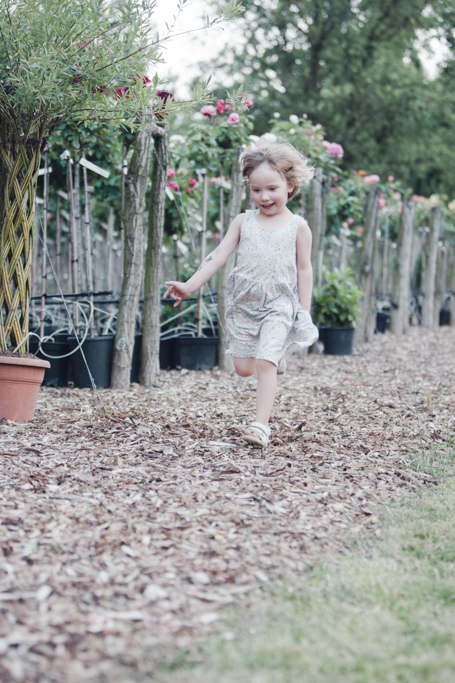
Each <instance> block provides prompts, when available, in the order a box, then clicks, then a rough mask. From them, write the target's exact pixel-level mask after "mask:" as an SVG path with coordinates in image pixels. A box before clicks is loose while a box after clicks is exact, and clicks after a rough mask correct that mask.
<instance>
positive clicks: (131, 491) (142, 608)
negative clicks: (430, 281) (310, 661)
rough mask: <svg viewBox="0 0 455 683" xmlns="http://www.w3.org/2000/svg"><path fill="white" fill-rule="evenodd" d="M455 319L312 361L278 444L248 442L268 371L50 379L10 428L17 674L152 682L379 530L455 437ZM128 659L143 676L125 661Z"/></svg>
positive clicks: (299, 379)
mask: <svg viewBox="0 0 455 683" xmlns="http://www.w3.org/2000/svg"><path fill="white" fill-rule="evenodd" d="M454 387H455V329H453V328H442V329H440V330H437V331H428V330H422V329H418V328H411V330H410V331H409V334H407V335H406V336H405V337H403V338H400V339H397V338H394V337H393V336H390V335H388V334H387V335H377V336H376V338H375V340H374V341H373V342H372V343H371V344H368V345H365V346H361V347H358V348H357V349H356V352H355V355H353V356H351V357H324V358H322V357H321V356H320V355H318V354H311V355H308V356H307V357H305V358H296V359H295V358H294V359H291V361H290V363H288V371H287V372H286V374H285V375H284V376H283V377H281V378H280V379H279V390H278V397H277V402H276V406H275V409H274V414H273V421H272V425H273V431H272V438H271V443H270V445H269V447H268V448H267V449H266V450H265V451H264V452H261V451H260V450H257V449H252V448H250V447H248V446H247V445H246V444H245V445H244V443H243V441H242V439H241V433H242V430H243V428H244V426H245V425H247V424H248V423H249V422H251V420H252V419H253V412H254V411H253V409H254V399H255V380H254V379H250V378H248V379H242V378H240V377H237V376H235V375H229V374H227V373H220V372H218V371H217V370H214V371H212V372H198V373H197V372H187V371H170V372H165V373H163V374H162V375H161V377H160V380H159V386H157V387H156V388H153V389H150V390H147V389H143V388H142V387H139V386H137V385H134V387H133V388H132V390H131V391H128V392H126V391H125V392H120V391H110V390H104V391H101V392H100V393H101V397H102V400H103V402H104V403H105V406H106V413H105V415H103V413H102V412H101V411H100V410H99V408H98V407H97V404H96V402H95V400H94V397H93V394H92V393H91V391H89V390H70V389H65V390H58V389H42V390H41V392H40V398H39V405H38V409H37V413H36V418H35V420H34V421H33V422H31V423H28V424H18V423H11V422H6V421H3V422H1V423H0V463H1V473H0V477H1V494H0V514H1V518H0V522H1V525H0V539H1V540H0V679H1V680H7V681H26V682H27V683H28V682H29V681H39V682H40V683H48V682H49V683H51V682H52V683H54V682H58V683H80V682H81V681H86V680H87V681H92V680H93V681H95V680H96V681H108V682H109V683H111V682H112V681H117V680H119V681H122V683H125V682H126V681H129V680H135V679H136V678H135V677H136V673H137V672H139V671H142V670H147V669H148V667H153V663H154V661H155V660H156V658H157V657H158V656H159V652H160V651H162V649H163V648H164V649H165V648H169V647H170V648H174V647H186V646H187V645H188V644H189V643H191V642H194V640H196V639H199V638H201V637H204V635H205V634H206V633H208V632H209V631H210V630H213V629H214V628H220V622H219V620H220V618H222V614H223V607H224V606H225V605H227V604H229V603H234V602H239V601H243V603H244V604H246V603H247V601H248V600H249V599H250V598H251V595H252V594H253V592H254V591H258V590H261V587H262V586H264V585H266V584H267V583H268V582H270V581H272V580H273V579H274V578H276V577H285V576H286V575H289V574H292V575H293V576H294V577H295V575H296V574H298V573H300V574H301V577H302V578H301V580H302V581H305V571H306V570H307V569H308V567H311V566H314V565H315V564H316V563H318V562H319V561H321V559H324V558H325V557H327V554H328V553H334V552H335V553H343V552H345V551H346V548H350V547H352V541H353V539H355V538H356V537H358V536H359V534H360V533H363V532H367V533H368V532H371V533H375V532H376V531H378V529H379V520H380V513H381V508H382V507H383V506H385V505H387V504H388V503H389V504H390V499H394V500H395V501H399V500H400V499H401V498H402V496H403V492H405V491H409V490H416V489H417V488H419V487H421V486H423V485H429V484H431V483H433V482H434V479H433V478H432V476H430V475H428V474H425V473H416V472H414V471H411V470H409V469H407V466H408V465H409V463H410V460H411V457H412V453H413V452H422V451H423V450H427V451H428V449H431V448H433V447H434V446H435V444H437V443H443V442H446V441H447V440H448V439H449V437H450V435H452V436H453V435H454V433H455V417H454ZM122 667H123V668H122ZM135 672H136V673H135Z"/></svg>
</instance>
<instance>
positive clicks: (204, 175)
mask: <svg viewBox="0 0 455 683" xmlns="http://www.w3.org/2000/svg"><path fill="white" fill-rule="evenodd" d="M201 173H202V178H203V181H202V182H203V189H202V230H201V263H204V260H205V252H206V245H207V201H208V184H207V181H208V178H207V171H206V170H205V169H203V170H202V171H201ZM203 291H204V287H201V288H200V290H199V293H198V297H197V336H198V337H202V302H203Z"/></svg>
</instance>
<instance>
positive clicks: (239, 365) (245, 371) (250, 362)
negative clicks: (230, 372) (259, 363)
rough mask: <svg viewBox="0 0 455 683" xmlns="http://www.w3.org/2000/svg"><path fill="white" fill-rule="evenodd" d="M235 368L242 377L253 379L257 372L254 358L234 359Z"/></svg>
mask: <svg viewBox="0 0 455 683" xmlns="http://www.w3.org/2000/svg"><path fill="white" fill-rule="evenodd" d="M234 366H235V371H236V373H237V374H238V375H240V377H251V375H254V373H255V372H256V367H255V364H254V358H234Z"/></svg>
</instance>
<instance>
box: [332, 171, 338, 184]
mask: <svg viewBox="0 0 455 683" xmlns="http://www.w3.org/2000/svg"><path fill="white" fill-rule="evenodd" d="M333 182H334V183H337V182H338V174H337V173H335V175H334V176H333Z"/></svg>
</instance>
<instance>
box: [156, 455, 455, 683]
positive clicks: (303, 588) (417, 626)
mask: <svg viewBox="0 0 455 683" xmlns="http://www.w3.org/2000/svg"><path fill="white" fill-rule="evenodd" d="M445 460H447V463H448V462H449V458H448V457H447V458H445ZM451 461H453V452H452V454H451V459H450V462H451ZM427 464H428V463H427ZM430 464H431V463H430ZM447 468H448V465H447V464H446V465H444V470H445V473H446V475H448V476H446V477H445V479H443V481H442V482H441V483H440V484H439V485H438V486H436V487H433V489H431V490H424V491H420V492H419V493H418V494H416V495H413V496H409V497H408V498H406V499H405V500H404V502H403V503H402V505H401V506H400V507H398V508H397V509H395V510H393V511H391V512H389V514H388V515H387V517H386V519H385V520H384V524H383V532H382V537H381V538H380V539H375V540H373V541H371V543H370V548H369V550H368V551H365V550H363V551H362V550H359V551H358V553H357V554H355V555H352V556H350V557H347V558H342V559H341V560H337V561H336V564H332V565H330V566H328V567H318V568H317V569H315V570H312V571H311V572H310V573H307V574H304V575H303V576H301V577H299V578H298V585H297V577H296V578H295V580H294V583H293V584H292V585H291V584H289V583H287V584H284V583H280V584H279V585H275V586H274V587H273V588H272V589H269V590H268V591H267V592H266V593H265V595H264V594H263V595H262V597H260V598H258V599H257V602H256V604H253V606H252V607H250V609H249V610H248V611H247V610H242V608H241V607H240V608H238V610H237V611H232V612H231V613H230V615H229V616H228V619H227V620H226V623H225V626H224V630H225V633H224V636H225V637H223V632H221V633H220V634H219V635H217V636H214V637H212V638H211V639H209V641H208V642H207V643H206V644H205V645H203V646H202V650H199V651H196V652H194V651H193V652H190V653H186V654H184V655H183V656H182V653H179V654H178V655H177V656H176V657H175V659H174V660H173V661H171V662H168V663H167V665H166V666H165V667H164V668H162V669H161V671H160V673H158V674H157V675H156V677H154V678H153V680H154V681H155V680H156V681H160V683H171V682H172V683H184V682H185V683H190V682H195V681H197V682H198V683H423V682H425V683H453V682H454V681H455V483H454V481H453V479H452V477H451V476H450V474H451V473H450V472H449V471H448V469H447ZM452 472H453V467H452ZM228 632H229V633H230V637H234V639H233V640H229V641H228V640H226V634H227V633H228ZM195 655H196V659H197V658H199V660H201V659H202V663H195V662H194V661H193V663H192V662H191V660H192V659H193V660H194V656H195Z"/></svg>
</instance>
